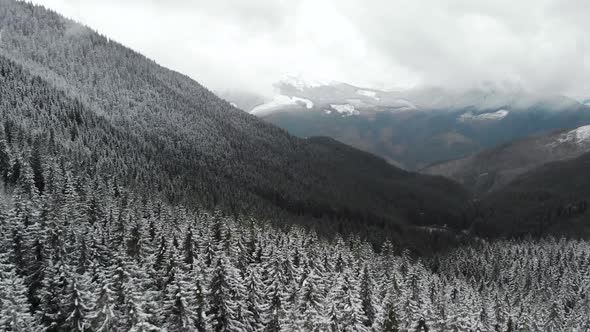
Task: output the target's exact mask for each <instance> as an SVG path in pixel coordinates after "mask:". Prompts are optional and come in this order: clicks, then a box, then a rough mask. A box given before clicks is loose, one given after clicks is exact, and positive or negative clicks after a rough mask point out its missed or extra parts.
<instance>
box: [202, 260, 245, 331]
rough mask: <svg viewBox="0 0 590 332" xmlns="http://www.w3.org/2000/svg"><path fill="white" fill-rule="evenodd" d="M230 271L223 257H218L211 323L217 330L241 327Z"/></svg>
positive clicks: (212, 296)
mask: <svg viewBox="0 0 590 332" xmlns="http://www.w3.org/2000/svg"><path fill="white" fill-rule="evenodd" d="M230 285H231V283H230V281H229V273H228V271H227V269H226V267H225V263H224V261H223V259H221V258H220V259H218V260H217V263H216V266H215V269H214V271H213V278H212V279H211V286H210V309H209V312H208V315H209V317H210V324H211V326H212V327H213V330H214V331H216V332H225V331H234V330H239V329H240V328H241V325H242V324H241V323H240V322H238V321H237V320H235V317H236V313H237V312H236V311H237V303H235V302H234V300H233V298H232V291H233V290H232V289H231V288H230V287H231V286H230Z"/></svg>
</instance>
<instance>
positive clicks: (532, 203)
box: [474, 153, 590, 237]
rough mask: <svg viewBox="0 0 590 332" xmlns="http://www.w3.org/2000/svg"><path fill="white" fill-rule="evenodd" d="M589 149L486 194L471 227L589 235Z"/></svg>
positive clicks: (508, 232)
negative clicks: (576, 156)
mask: <svg viewBox="0 0 590 332" xmlns="http://www.w3.org/2000/svg"><path fill="white" fill-rule="evenodd" d="M589 169H590V153H586V154H584V155H582V156H580V157H578V158H575V159H570V160H566V161H559V162H554V163H549V164H546V165H544V166H541V167H539V168H537V169H534V170H532V171H530V172H528V173H525V174H523V175H521V176H520V177H518V178H516V179H515V180H513V181H512V182H510V183H509V184H508V185H506V186H505V187H504V188H502V189H501V190H498V191H496V192H493V193H490V194H488V195H486V196H485V197H484V198H483V199H482V202H481V209H480V212H481V214H480V215H479V216H478V218H477V219H476V222H475V224H474V231H475V232H476V233H479V234H488V235H489V234H492V235H498V234H499V235H546V234H554V235H555V234H557V235H559V234H563V235H570V236H575V237H587V236H590V222H589V220H590V218H589V215H588V203H589V200H590V176H588V170H589Z"/></svg>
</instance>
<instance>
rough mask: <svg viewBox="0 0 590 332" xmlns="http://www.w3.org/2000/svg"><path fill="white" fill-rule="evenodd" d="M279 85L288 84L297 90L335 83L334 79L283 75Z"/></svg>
mask: <svg viewBox="0 0 590 332" xmlns="http://www.w3.org/2000/svg"><path fill="white" fill-rule="evenodd" d="M278 84H279V85H290V86H292V87H294V88H296V89H297V90H300V91H303V90H304V89H309V88H317V87H320V86H325V85H332V84H336V82H334V81H324V80H310V79H306V78H303V76H302V75H300V74H299V75H285V77H283V79H281V80H280V81H279V82H278Z"/></svg>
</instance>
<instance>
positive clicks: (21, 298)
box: [0, 254, 37, 332]
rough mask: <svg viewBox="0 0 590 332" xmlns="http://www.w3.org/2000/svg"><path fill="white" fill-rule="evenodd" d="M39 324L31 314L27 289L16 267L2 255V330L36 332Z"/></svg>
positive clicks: (0, 279)
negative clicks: (17, 273)
mask: <svg viewBox="0 0 590 332" xmlns="http://www.w3.org/2000/svg"><path fill="white" fill-rule="evenodd" d="M36 328H37V322H36V321H35V320H34V319H33V317H32V316H31V314H30V305H29V303H28V301H27V297H26V287H25V285H24V283H23V281H22V279H21V278H20V277H19V276H17V275H16V273H15V268H14V265H12V264H10V263H9V262H8V259H7V257H6V255H3V254H0V329H1V330H2V331H15V332H16V331H18V332H26V331H34V330H35V329H36Z"/></svg>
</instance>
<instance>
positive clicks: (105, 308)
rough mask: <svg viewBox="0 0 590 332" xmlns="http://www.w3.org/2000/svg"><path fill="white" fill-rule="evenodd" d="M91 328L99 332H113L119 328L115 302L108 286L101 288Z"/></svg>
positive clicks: (93, 310) (91, 316)
mask: <svg viewBox="0 0 590 332" xmlns="http://www.w3.org/2000/svg"><path fill="white" fill-rule="evenodd" d="M89 318H90V327H91V330H93V331H97V332H99V331H100V332H103V331H105V332H106V331H113V330H116V329H117V327H118V326H119V324H120V323H119V317H117V315H116V314H115V301H114V300H113V294H112V291H111V290H110V289H109V286H108V284H105V285H103V286H102V288H100V293H99V294H98V296H97V300H96V304H95V305H94V308H93V309H92V311H91V315H89Z"/></svg>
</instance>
